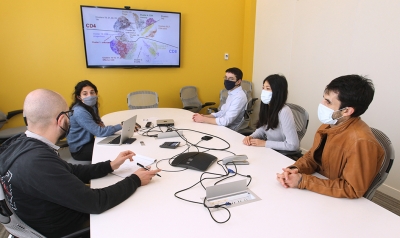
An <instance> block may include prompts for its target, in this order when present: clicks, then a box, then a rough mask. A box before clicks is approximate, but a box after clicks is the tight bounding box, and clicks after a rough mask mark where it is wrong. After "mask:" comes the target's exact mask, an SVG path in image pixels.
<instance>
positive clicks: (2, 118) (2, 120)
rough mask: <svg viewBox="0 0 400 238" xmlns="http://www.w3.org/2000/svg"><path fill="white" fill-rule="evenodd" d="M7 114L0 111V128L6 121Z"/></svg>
mask: <svg viewBox="0 0 400 238" xmlns="http://www.w3.org/2000/svg"><path fill="white" fill-rule="evenodd" d="M6 121H7V116H6V114H4V112H2V111H0V128H1V127H2V126H3V125H4V124H5V123H6Z"/></svg>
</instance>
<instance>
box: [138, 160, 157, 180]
mask: <svg viewBox="0 0 400 238" xmlns="http://www.w3.org/2000/svg"><path fill="white" fill-rule="evenodd" d="M136 164H137V165H139V166H140V167H142V168H144V169H145V170H147V171H149V169H148V168H146V167H144V166H143V165H142V164H139V163H136ZM156 175H157V176H158V177H161V175H159V174H156Z"/></svg>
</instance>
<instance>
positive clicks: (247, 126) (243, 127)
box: [237, 98, 258, 136]
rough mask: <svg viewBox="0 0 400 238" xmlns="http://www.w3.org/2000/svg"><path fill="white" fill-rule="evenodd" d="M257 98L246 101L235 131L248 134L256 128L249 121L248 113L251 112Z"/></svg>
mask: <svg viewBox="0 0 400 238" xmlns="http://www.w3.org/2000/svg"><path fill="white" fill-rule="evenodd" d="M257 100H258V98H251V99H249V100H248V101H247V103H246V107H245V111H244V116H243V120H242V123H241V124H240V126H239V129H238V130H237V132H239V133H240V134H242V135H244V136H249V135H251V134H252V133H253V132H254V131H255V130H256V128H255V127H254V125H252V123H251V117H250V115H251V114H252V113H253V106H254V104H255V102H256V101H257Z"/></svg>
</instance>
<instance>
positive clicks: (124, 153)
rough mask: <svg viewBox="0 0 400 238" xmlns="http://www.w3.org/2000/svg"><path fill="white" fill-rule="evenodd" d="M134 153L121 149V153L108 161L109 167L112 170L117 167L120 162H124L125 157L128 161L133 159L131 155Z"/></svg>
mask: <svg viewBox="0 0 400 238" xmlns="http://www.w3.org/2000/svg"><path fill="white" fill-rule="evenodd" d="M135 155H136V154H135V153H133V152H132V151H130V150H126V151H122V152H121V153H119V155H118V156H117V158H116V159H115V160H113V161H111V162H110V165H111V169H112V170H116V169H118V168H119V166H121V164H123V163H124V162H125V160H127V159H129V160H130V161H133V158H132V156H135Z"/></svg>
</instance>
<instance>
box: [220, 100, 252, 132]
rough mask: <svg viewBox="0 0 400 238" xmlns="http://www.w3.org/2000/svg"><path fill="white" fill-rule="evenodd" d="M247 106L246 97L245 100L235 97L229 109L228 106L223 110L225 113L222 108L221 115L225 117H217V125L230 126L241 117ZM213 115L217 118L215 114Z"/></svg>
mask: <svg viewBox="0 0 400 238" xmlns="http://www.w3.org/2000/svg"><path fill="white" fill-rule="evenodd" d="M224 106H225V105H224ZM245 106H246V98H245V97H244V98H242V97H235V98H234V99H233V100H232V102H231V103H230V104H229V107H228V106H227V107H226V108H223V109H224V111H222V108H221V113H223V115H221V116H219V117H216V119H215V122H216V124H217V125H219V126H228V125H229V124H231V123H232V122H233V121H234V120H235V119H236V118H237V117H238V116H239V114H240V113H242V112H243V111H244V107H245ZM218 113H219V112H218ZM213 115H214V116H215V114H213Z"/></svg>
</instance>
